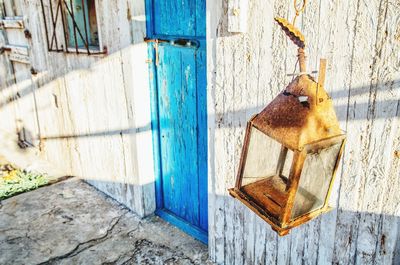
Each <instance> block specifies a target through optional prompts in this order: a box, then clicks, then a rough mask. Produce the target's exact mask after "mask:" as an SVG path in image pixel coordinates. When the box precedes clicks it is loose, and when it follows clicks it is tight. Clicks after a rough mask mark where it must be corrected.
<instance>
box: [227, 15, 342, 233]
mask: <svg viewBox="0 0 400 265" xmlns="http://www.w3.org/2000/svg"><path fill="white" fill-rule="evenodd" d="M276 21H277V22H278V23H279V25H280V26H281V27H282V28H283V29H284V30H285V32H286V33H287V35H288V36H289V37H290V38H291V39H292V40H293V41H294V43H295V44H296V45H298V46H299V49H298V53H299V54H298V56H299V62H300V73H299V75H298V76H297V77H296V78H295V79H294V80H293V81H292V82H291V83H290V84H289V85H288V86H287V87H286V89H285V90H283V91H282V92H281V93H280V94H279V95H278V96H277V97H276V98H275V99H274V100H273V101H272V102H271V103H270V104H269V105H268V106H267V107H266V108H265V109H264V110H262V111H261V112H260V113H259V114H257V115H255V116H254V117H253V118H252V119H251V120H250V121H249V122H248V124H247V130H246V135H245V140H244V146H243V150H242V157H241V161H240V166H239V172H238V175H237V180H236V185H235V187H234V188H232V189H229V193H230V194H231V195H232V196H233V197H235V198H237V199H239V200H240V201H241V202H242V203H244V204H245V205H246V206H247V207H249V208H250V209H251V210H252V211H254V212H255V213H256V214H257V215H259V216H260V217H261V218H262V219H264V220H265V221H266V222H268V223H269V224H270V225H271V226H272V228H273V229H274V230H275V231H277V232H278V233H279V235H286V234H288V233H289V231H290V229H291V228H293V227H296V226H298V225H301V224H303V223H305V222H307V221H309V220H311V219H313V218H315V217H317V216H318V215H320V214H322V213H324V212H327V211H329V210H330V207H329V205H328V200H329V194H330V191H331V189H332V185H333V181H334V175H335V171H336V169H337V167H338V164H339V160H340V157H341V154H342V150H343V147H344V142H345V138H346V137H345V134H344V133H343V132H342V131H341V130H340V128H339V122H338V120H337V117H336V114H335V111H334V108H333V106H332V100H331V98H330V97H329V95H328V94H327V93H326V91H325V90H324V87H323V83H324V78H325V65H326V64H325V61H324V60H321V63H320V70H319V80H318V82H317V81H315V80H314V79H313V77H311V76H310V75H308V74H306V73H305V72H306V69H305V56H304V46H305V45H304V37H303V35H302V34H301V33H300V32H299V31H298V30H297V29H296V28H294V26H293V25H291V24H290V23H288V22H287V21H286V20H284V19H280V18H278V19H276Z"/></svg>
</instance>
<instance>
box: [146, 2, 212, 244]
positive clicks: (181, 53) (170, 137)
mask: <svg viewBox="0 0 400 265" xmlns="http://www.w3.org/2000/svg"><path fill="white" fill-rule="evenodd" d="M146 8H147V11H146V15H147V21H148V24H147V29H148V35H149V36H148V37H149V38H150V39H153V40H154V41H155V40H157V43H155V42H154V41H153V42H152V43H151V44H150V46H149V53H150V55H151V56H152V61H153V64H152V66H151V68H152V77H153V78H152V81H153V82H152V84H153V88H152V92H153V93H152V94H153V96H152V98H153V99H152V101H153V107H152V109H153V110H152V112H153V127H152V128H153V132H154V134H153V136H154V142H155V143H156V150H155V155H156V157H157V158H158V161H157V170H156V171H157V176H158V177H157V180H156V190H157V212H156V213H157V214H158V215H160V216H161V217H162V218H164V219H166V220H167V221H169V222H171V223H173V224H175V225H177V226H178V227H179V228H181V229H182V230H184V231H186V232H187V233H189V234H191V235H193V236H194V237H196V238H198V239H199V240H201V241H203V242H207V231H208V221H207V216H208V211H207V208H208V203H207V109H206V105H207V100H206V45H205V43H206V42H205V31H206V22H205V0H148V1H147V6H146Z"/></svg>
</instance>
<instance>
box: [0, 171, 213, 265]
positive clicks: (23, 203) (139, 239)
mask: <svg viewBox="0 0 400 265" xmlns="http://www.w3.org/2000/svg"><path fill="white" fill-rule="evenodd" d="M207 257H208V254H207V246H205V245H203V244H202V243H200V242H199V241H196V240H194V239H193V238H191V237H189V236H187V235H186V234H184V233H183V232H181V231H179V230H178V229H176V228H175V227H173V226H171V225H169V224H167V223H166V222H164V221H162V220H161V219H159V218H158V217H155V216H153V217H149V218H146V219H142V220H140V219H139V218H138V217H136V216H135V215H134V214H133V213H131V212H130V211H129V210H127V209H126V208H125V207H123V206H121V205H120V204H118V203H116V202H115V201H113V200H112V199H110V198H108V197H107V196H105V195H103V194H102V193H100V192H98V191H97V190H95V189H94V188H93V187H91V186H89V185H88V184H86V183H84V182H82V181H80V180H78V179H70V180H68V181H64V182H60V183H57V184H54V185H51V186H48V187H43V188H40V189H38V190H35V191H31V192H28V193H24V194H21V195H18V196H15V197H13V198H10V199H7V200H4V201H0V264H211V263H210V262H208V261H207Z"/></svg>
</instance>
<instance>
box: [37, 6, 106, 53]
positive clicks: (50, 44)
mask: <svg viewBox="0 0 400 265" xmlns="http://www.w3.org/2000/svg"><path fill="white" fill-rule="evenodd" d="M44 1H46V0H40V3H41V7H42V15H43V21H44V29H45V33H46V41H47V48H48V51H49V52H66V53H69V52H70V50H69V49H68V48H69V43H68V35H67V30H66V28H67V25H66V23H65V20H66V17H65V14H64V11H63V10H62V9H63V6H64V8H65V11H67V13H68V14H69V16H70V17H71V21H72V27H73V32H70V33H69V34H73V37H74V44H75V53H77V54H83V53H86V54H88V55H99V54H107V47H103V51H99V52H95V51H93V50H90V46H89V34H88V28H87V25H86V23H87V19H88V18H87V17H86V12H85V11H86V10H85V8H86V6H85V0H82V11H83V12H82V16H83V21H84V23H83V24H84V34H82V32H81V29H80V28H79V26H78V24H77V22H76V18H75V14H74V10H73V8H72V7H73V2H72V0H70V1H69V3H70V6H69V5H68V3H67V0H56V1H57V7H56V11H55V15H54V9H53V3H52V2H53V1H54V0H48V7H49V9H50V12H46V8H45V4H44ZM70 7H71V8H70ZM48 13H50V20H51V25H52V27H51V28H50V27H49V25H48V23H47V22H48V18H49V17H48ZM60 13H61V23H62V33H63V37H64V45H62V44H61V45H60V46H59V41H58V38H57V33H58V31H59V30H60V29H59V27H57V22H58V19H59V18H60V16H59V14H60ZM51 30H52V32H51V37H50V38H49V33H50V31H51ZM78 37H79V38H80V39H81V40H82V42H83V45H84V47H85V49H86V52H82V50H81V49H80V48H79V46H78ZM99 48H100V47H99Z"/></svg>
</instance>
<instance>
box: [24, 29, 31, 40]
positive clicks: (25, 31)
mask: <svg viewBox="0 0 400 265" xmlns="http://www.w3.org/2000/svg"><path fill="white" fill-rule="evenodd" d="M24 34H25V38H27V39H31V38H32V34H31V32H30V31H29V30H27V29H26V30H24Z"/></svg>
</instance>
